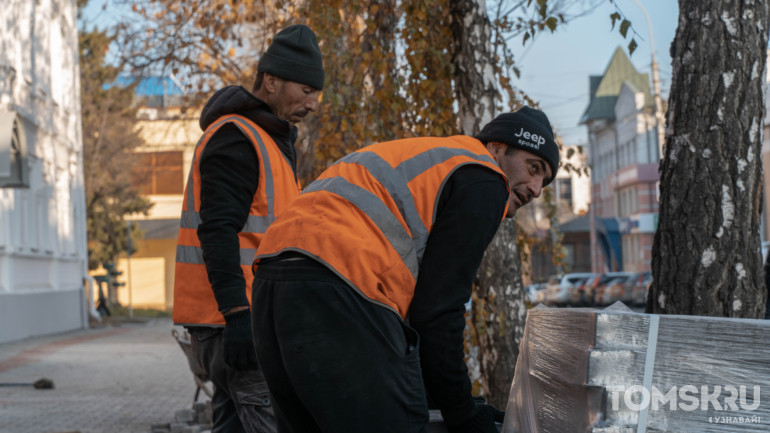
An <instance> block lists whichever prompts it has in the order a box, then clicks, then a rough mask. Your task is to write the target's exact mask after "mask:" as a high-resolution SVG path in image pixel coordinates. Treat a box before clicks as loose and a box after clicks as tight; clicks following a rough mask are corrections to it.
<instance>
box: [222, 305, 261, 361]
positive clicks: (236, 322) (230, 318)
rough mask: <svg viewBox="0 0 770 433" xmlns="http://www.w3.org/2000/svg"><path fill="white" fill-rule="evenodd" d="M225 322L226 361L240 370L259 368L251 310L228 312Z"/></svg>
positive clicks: (223, 344) (224, 344)
mask: <svg viewBox="0 0 770 433" xmlns="http://www.w3.org/2000/svg"><path fill="white" fill-rule="evenodd" d="M225 323H226V325H225V332H224V335H223V341H222V346H224V347H223V349H224V355H225V363H226V364H227V365H229V366H230V367H231V368H234V369H236V370H239V371H245V370H256V369H258V368H259V361H257V351H256V350H254V340H253V339H252V338H251V311H249V310H242V311H238V312H235V313H232V314H226V315H225Z"/></svg>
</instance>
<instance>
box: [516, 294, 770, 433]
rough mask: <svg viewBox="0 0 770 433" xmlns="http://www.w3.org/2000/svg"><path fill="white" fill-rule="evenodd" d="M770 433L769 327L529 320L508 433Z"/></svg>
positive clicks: (551, 316)
mask: <svg viewBox="0 0 770 433" xmlns="http://www.w3.org/2000/svg"><path fill="white" fill-rule="evenodd" d="M768 431H770V320H768V321H766V320H752V319H730V318H715V317H703V316H674V315H653V314H639V313H634V312H632V311H630V310H628V308H626V307H625V306H624V305H622V304H620V303H618V304H616V305H613V306H612V307H609V308H607V309H604V310H594V309H577V308H576V309H564V308H546V307H537V308H534V309H532V310H530V311H529V313H528V317H527V322H526V326H525V330H524V337H523V339H522V342H521V346H520V354H519V359H518V363H517V365H516V373H515V376H514V380H513V384H512V386H511V392H510V397H509V401H508V407H507V409H506V419H505V424H504V426H503V432H504V433H513V432H515V433H525V432H526V433H535V432H537V433H556V432H570V433H574V432H593V433H610V432H611V433H633V432H637V433H638V432H671V433H681V432H722V433H724V432H768Z"/></svg>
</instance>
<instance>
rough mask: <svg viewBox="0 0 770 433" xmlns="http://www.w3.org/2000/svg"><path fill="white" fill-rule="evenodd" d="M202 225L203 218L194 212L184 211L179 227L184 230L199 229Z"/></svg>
mask: <svg viewBox="0 0 770 433" xmlns="http://www.w3.org/2000/svg"><path fill="white" fill-rule="evenodd" d="M200 223H201V216H200V214H199V213H198V212H195V211H194V210H183V211H182V219H181V220H180V222H179V226H180V227H182V228H183V229H195V230H197V229H198V225H200Z"/></svg>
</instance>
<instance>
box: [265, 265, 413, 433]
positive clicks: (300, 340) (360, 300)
mask: <svg viewBox="0 0 770 433" xmlns="http://www.w3.org/2000/svg"><path fill="white" fill-rule="evenodd" d="M252 305H253V307H252V324H253V327H254V339H255V344H256V348H257V356H258V357H259V362H260V365H261V366H262V369H263V371H264V373H265V378H266V379H267V384H268V386H269V388H270V393H271V395H272V396H273V400H274V402H275V405H274V409H275V415H276V420H277V423H278V431H279V432H281V433H287V432H293V433H300V432H301V433H306V432H370V433H378V432H399V433H402V432H426V431H427V423H428V406H427V403H426V398H425V389H424V386H423V382H422V372H421V370H420V358H419V348H418V340H419V339H418V336H417V333H416V331H414V330H413V329H412V328H410V327H409V326H407V325H406V324H405V323H404V321H403V320H401V318H400V317H399V316H398V315H397V314H396V313H395V312H393V311H391V310H389V309H387V308H385V307H383V306H380V305H377V304H374V303H372V302H371V301H369V300H367V299H366V298H364V297H363V296H361V295H360V294H358V293H356V292H355V291H354V290H353V289H352V288H351V287H350V286H349V285H347V284H345V282H344V281H343V280H342V279H340V278H339V277H337V276H336V275H335V274H334V273H332V272H331V271H329V270H328V269H327V268H325V267H323V265H321V264H319V263H318V262H316V261H313V260H310V259H298V260H296V259H294V260H282V261H273V262H268V263H265V264H262V265H260V266H259V267H258V269H257V272H256V275H255V279H254V285H253V297H252Z"/></svg>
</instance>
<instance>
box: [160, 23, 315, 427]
mask: <svg viewBox="0 0 770 433" xmlns="http://www.w3.org/2000/svg"><path fill="white" fill-rule="evenodd" d="M257 71H258V73H257V77H256V80H255V82H254V85H253V88H252V90H251V91H249V90H247V89H245V88H243V87H241V86H227V87H224V88H222V89H220V90H219V91H217V92H216V93H215V94H214V95H213V96H212V97H211V99H210V100H209V101H208V102H207V103H206V106H205V107H204V108H203V111H202V113H201V117H200V127H201V129H202V130H203V131H204V134H203V136H202V137H201V139H200V141H199V143H198V145H197V147H196V149H195V154H194V158H193V160H192V165H191V169H190V175H189V177H188V181H187V187H186V188H185V195H184V202H183V206H182V217H181V224H180V229H179V237H178V242H177V257H176V268H175V278H174V279H175V281H174V323H175V324H177V325H181V326H184V327H186V328H187V329H188V331H189V332H190V334H191V336H192V346H193V353H194V356H195V359H196V360H197V362H198V363H199V364H200V365H201V366H202V367H203V368H204V370H205V371H206V373H207V374H208V376H209V378H210V379H211V381H212V382H213V383H214V386H215V391H214V395H213V397H212V399H211V405H212V409H213V427H212V432H214V433H217V432H219V433H223V432H228V433H229V432H236V433H238V432H248V433H256V432H275V431H276V423H275V418H274V411H273V409H274V408H273V403H272V398H271V396H270V394H269V392H268V388H267V384H266V383H265V378H264V375H263V373H262V370H261V369H260V368H259V365H258V361H257V356H256V352H255V350H254V343H253V339H252V330H251V312H250V298H251V281H252V278H253V275H252V272H251V268H250V265H251V261H252V259H253V257H254V253H255V251H256V248H257V247H258V246H259V243H260V241H261V239H262V237H263V235H264V232H265V230H266V229H267V227H268V226H269V224H270V222H271V221H272V220H273V219H274V218H275V217H276V216H277V215H279V214H280V213H281V211H282V210H283V209H284V208H285V207H286V205H287V203H288V202H290V201H291V200H292V199H293V198H295V197H296V196H297V195H298V194H299V185H298V183H297V176H296V167H297V163H296V158H297V153H296V150H295V148H294V143H295V141H296V139H297V128H296V126H295V124H296V123H298V122H300V121H301V120H302V119H303V118H304V117H305V116H306V115H307V114H308V113H310V112H311V111H316V109H317V108H318V98H319V92H320V90H321V89H322V88H323V85H324V69H323V61H322V57H321V50H320V48H319V45H318V42H317V40H316V37H315V34H314V33H313V31H312V30H311V29H310V28H308V27H307V26H305V25H301V24H299V25H292V26H289V27H287V28H285V29H283V30H281V31H280V32H279V33H278V34H276V35H275V37H274V38H273V40H272V43H271V44H270V46H269V47H268V49H267V51H266V52H265V53H264V54H263V56H262V58H261V59H260V60H259V64H258V67H257Z"/></svg>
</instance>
